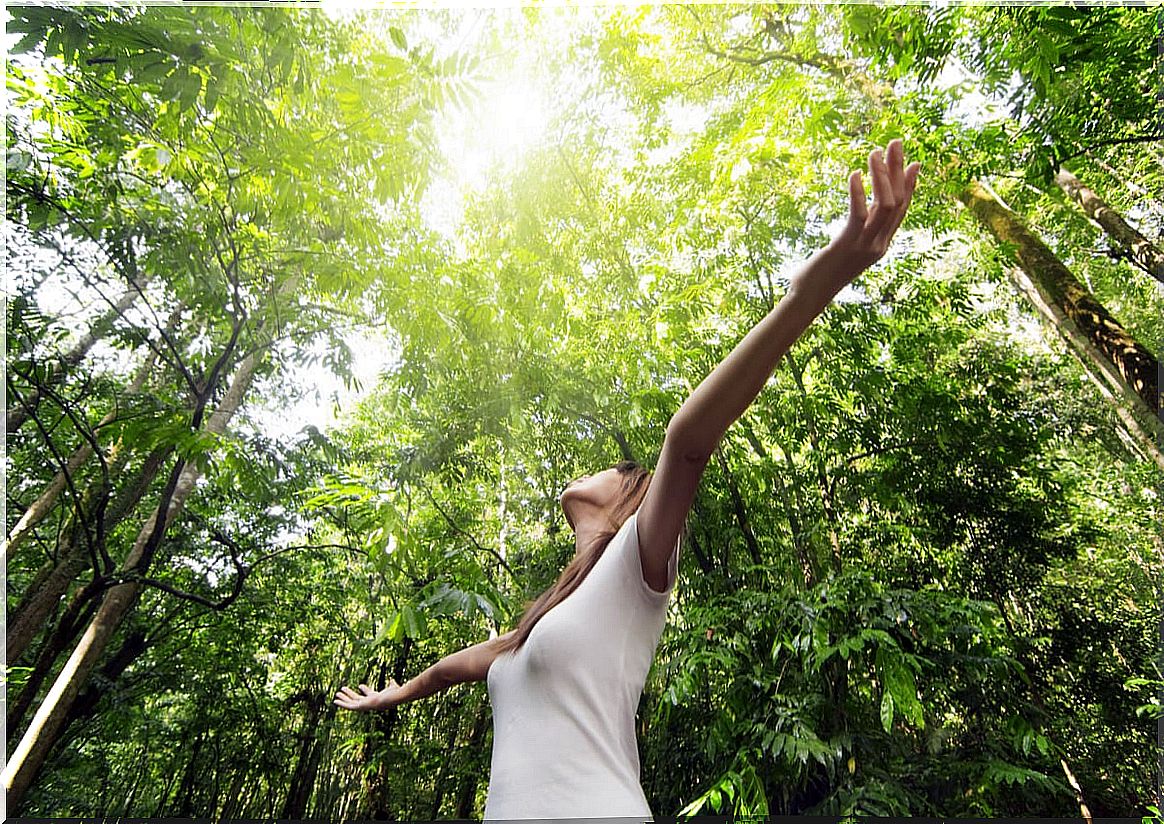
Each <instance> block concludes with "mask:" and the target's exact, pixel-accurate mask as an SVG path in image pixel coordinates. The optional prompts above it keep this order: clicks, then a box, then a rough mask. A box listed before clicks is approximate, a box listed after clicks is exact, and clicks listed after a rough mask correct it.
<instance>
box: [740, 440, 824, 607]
mask: <svg viewBox="0 0 1164 824" xmlns="http://www.w3.org/2000/svg"><path fill="white" fill-rule="evenodd" d="M739 423H740V431H741V432H743V433H744V437H745V438H747V441H748V443H749V444H751V446H752V451H753V452H755V453H756V457H758V458H759V459H760V460H762V461H767V460H769V455H768V450H767V449H765V448H764V445H763V444H762V443H761V442H760V439H759V438H758V437H757V436H756V432H755V430H753V429H752V425H751V424H750V423H748V421H747V420H746V419H742V420H740V422H739ZM772 479H773V483H774V484H775V485H776V487H777V489H778V490H779V493H780V500H781V502H782V503H783V504H784V512H785V517H786V518H787V520H788V539H789V542H790V543H791V544H792V551H793V552H794V553H795V555H796V560H797V562H798V563H799V565H800V570H801V573H802V574H803V575H804V586H805V588H811V587H812V586H813V585H814V584H815V583H816V580H817V570H816V567H815V565H814V564H813V562H812V557H811V555H810V554H809V553H808V552H807V551H806V550H805V539H804V528H803V526H802V525H801V523H800V518H799V516H798V515H797V512H796V507H795V506H794V505H793V503H792V500H791V497H790V496H789V494H788V487H787V486H786V485H785V483H784V477H783V475H782V474H781V473H780V472H773V473H772Z"/></svg>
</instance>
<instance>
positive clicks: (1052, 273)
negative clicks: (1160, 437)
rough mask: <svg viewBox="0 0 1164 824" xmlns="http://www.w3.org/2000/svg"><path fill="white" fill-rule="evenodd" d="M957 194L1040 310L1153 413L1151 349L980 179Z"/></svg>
mask: <svg viewBox="0 0 1164 824" xmlns="http://www.w3.org/2000/svg"><path fill="white" fill-rule="evenodd" d="M961 199H962V201H963V202H964V203H965V204H966V206H967V208H969V209H970V212H971V214H973V215H974V216H975V217H976V218H978V220H979V221H981V223H982V224H983V225H984V226H985V227H986V228H987V229H989V231H990V232H991V234H993V235H994V237H995V238H996V239H997V240H998V241H999V243H1002V244H1005V245H1007V246H1009V247H1012V248H1013V249H1014V254H1015V257H1016V258H1017V259H1018V264H1019V267H1021V269H1022V271H1023V273H1024V274H1025V275H1026V276H1027V278H1028V279H1029V280H1030V283H1031V285H1032V286H1033V287H1034V290H1035V291H1036V292H1037V293H1038V296H1039V298H1040V299H1041V301H1042V303H1043V304H1044V305H1045V306H1046V307H1047V310H1044V309H1043V307H1042V306H1039V307H1038V308H1039V309H1040V311H1043V312H1044V314H1045V315H1046V314H1047V312H1048V310H1049V313H1050V317H1051V319H1052V320H1053V321H1055V322H1056V325H1057V326H1058V327H1059V328H1060V329H1061V330H1062V331H1063V334H1064V335H1065V337H1067V339H1068V341H1069V342H1070V343H1071V344H1072V346H1073V347H1074V348H1075V349H1076V350H1077V351H1078V352H1079V354H1080V355H1082V356H1084V357H1086V358H1088V359H1090V360H1092V361H1094V363H1095V366H1096V367H1097V368H1098V369H1099V370H1100V371H1101V372H1102V373H1103V374H1104V376H1105V377H1106V378H1108V379H1109V380H1110V381H1111V382H1113V383H1114V384H1116V386H1117V387H1118V389H1119V394H1121V395H1123V396H1124V397H1126V398H1127V399H1128V400H1129V402H1132V403H1134V404H1136V405H1137V406H1138V408H1139V411H1140V412H1141V413H1144V414H1147V415H1148V416H1150V417H1153V418H1155V417H1156V416H1158V415H1159V414H1160V397H1159V391H1160V387H1159V378H1158V376H1157V371H1158V370H1159V363H1158V362H1157V360H1156V358H1155V357H1154V356H1153V355H1152V353H1151V352H1149V351H1148V350H1147V349H1146V348H1145V347H1144V346H1143V345H1142V344H1141V343H1140V342H1139V341H1137V340H1136V339H1135V338H1133V337H1132V336H1131V335H1130V334H1128V332H1127V330H1125V329H1124V328H1123V327H1122V326H1120V324H1119V323H1118V322H1117V321H1116V319H1115V318H1113V317H1112V316H1111V315H1110V314H1109V313H1108V311H1107V310H1106V309H1105V308H1104V307H1103V305H1102V304H1100V303H1099V301H1097V300H1096V299H1095V297H1094V296H1093V295H1092V294H1091V293H1090V292H1088V291H1087V289H1086V288H1085V287H1084V286H1083V284H1081V283H1080V282H1079V281H1078V280H1077V279H1076V278H1075V276H1074V275H1073V274H1071V271H1070V270H1069V269H1068V268H1067V267H1066V266H1064V265H1063V263H1062V261H1060V260H1059V258H1058V257H1056V256H1055V253H1054V252H1052V251H1051V250H1050V249H1048V248H1047V246H1046V244H1044V243H1043V242H1042V241H1040V240H1039V239H1038V238H1037V237H1035V235H1034V234H1033V233H1032V232H1031V231H1030V230H1029V229H1028V228H1027V227H1026V226H1025V225H1024V224H1023V222H1022V221H1021V220H1020V219H1019V218H1018V216H1017V215H1015V214H1014V213H1013V212H1011V211H1010V210H1009V209H1007V208H1006V207H1005V206H1003V205H1002V204H1001V203H999V201H998V199H997V198H995V197H994V195H992V194H991V193H990V192H989V191H987V189H986V188H985V187H984V186H983V185H982V184H981V183H979V182H977V181H973V182H971V183H970V185H969V186H967V187H966V188H965V189H964V190H963V192H962V193H961ZM1020 288H1022V286H1021V285H1020ZM1024 294H1027V297H1028V298H1031V297H1032V296H1031V294H1029V293H1027V292H1025V291H1024ZM1137 417H1139V416H1137ZM1148 440H1152V438H1151V437H1150V436H1149V437H1148ZM1158 451H1159V450H1157V452H1158ZM1162 460H1164V459H1162Z"/></svg>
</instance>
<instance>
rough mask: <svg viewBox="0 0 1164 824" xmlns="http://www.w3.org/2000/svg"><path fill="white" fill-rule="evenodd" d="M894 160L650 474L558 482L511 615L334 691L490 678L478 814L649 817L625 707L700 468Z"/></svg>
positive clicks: (851, 270)
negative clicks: (443, 651) (379, 681)
mask: <svg viewBox="0 0 1164 824" xmlns="http://www.w3.org/2000/svg"><path fill="white" fill-rule="evenodd" d="M904 164H905V161H904V157H903V150H902V143H901V141H900V140H893V141H891V142H890V143H889V146H888V147H887V148H886V150H885V153H884V154H882V153H881V152H880V151H877V150H875V151H873V152H872V153H870V155H869V174H870V177H871V179H872V186H873V205H872V208H868V207H867V206H866V202H865V189H864V184H863V182H862V178H861V173H860V172H853V173H852V174H851V175H850V177H849V198H850V211H849V218H848V221H847V223H846V225H845V227H844V229H842V230H841V232H840V234H839V235H837V237H836V238H835V239H834V240H833V241H832V242H831V243H830V244H829V245H828V246H827V247H825V248H824V249H823V250H821V251H819V252H817V253H816V254H815V255H814V256H813V257H812V258H811V259H810V260H809V261H808V263H807V264H806V265H805V266H804V268H803V269H802V270H801V271H800V272H799V273H798V274H797V275H796V276H795V277H794V278H793V279H792V281H791V283H790V285H789V289H788V292H787V294H785V295H784V297H783V299H782V300H781V301H780V303H779V305H777V306H776V308H775V309H773V310H772V312H771V313H769V314H768V316H767V317H766V318H764V319H763V320H762V321H760V323H758V324H757V325H756V326H755V327H754V328H753V329H752V330H751V331H750V332H749V333H748V334H747V335H746V336H745V337H744V339H743V340H742V341H741V342H740V343H739V344H738V345H737V346H736V348H735V349H734V350H733V351H732V352H731V354H729V355H728V356H727V358H725V359H724V361H723V362H722V363H721V364H720V365H719V366H717V367H716V368H715V370H714V371H712V373H711V374H710V375H709V376H708V377H707V378H706V379H705V380H704V381H703V382H702V383H701V384H700V385H699V386H698V387H697V388H696V390H695V391H694V392H693V393H692V394H691V397H689V398H688V399H687V401H686V402H685V403H684V404H683V406H682V407H680V409H679V411H678V412H676V413H675V415H674V417H672V418H671V421H670V423H669V424H668V425H667V432H666V437H665V439H664V441H663V449H662V452H661V454H660V456H659V462H658V465H657V467H656V470H655V474H654V477H653V478H652V476H651V475H650V473H648V472H646V470H644V469H642V468H640V467H638V466H637V465H635V464H633V463H630V462H627V463H623V464H619V465H618V466H616V467H612V468H611V469H607V470H605V471H603V472H599V473H598V474H597V475H591V476H587V477H583V478H580V479H578V480H576V481H573V482H571V483H570V484H569V486H567V487H566V489H565V491H564V492H563V493H562V497H561V505H562V510H563V512H564V513H565V516H566V520H567V521H568V522H569V524H570V527H571V528H572V529H573V530H574V535H575V545H576V548H577V549H576V555H575V557H574V559H573V560H572V561H571V562H570V563H569V564H568V565H567V566H566V569H565V570H564V571H563V572H562V575H561V576H560V577H559V578H558V581H557V582H556V583H555V584H554V585H553V586H552V587H550V589H548V590H546V592H544V593H542V595H541V597H539V598H538V600H537V601H535V602H534V603H533V605H531V606H530V608H529V609H528V610H527V611H526V612H525V614H524V615H523V616H522V618H521V621H520V622H519V624H518V626H517V628H516V629H514V630H512V631H511V632H508V633H506V634H505V635H502V636H500V637H498V638H495V639H492V640H489V641H486V642H484V643H481V644H477V645H476V646H473V647H469V648H468V649H464V650H461V651H460V652H457V653H454V654H452V655H450V656H448V657H446V658H444V659H443V660H441V661H440V662H438V663H437V664H434V665H433V666H432V667H430V668H429V669H427V670H425V671H424V672H423V673H421V674H420V675H419V676H417V677H416V678H414V679H412V680H411V681H409V682H408V683H406V684H405V685H404V686H400V685H398V684H396V683H395V681H393V682H391V683H390V684H389V685H388V687H387V688H385V689H384V690H381V691H379V692H376V691H373V690H371V689H369V688H368V687H367V685H365V684H361V685H360V688H359V690H360V691H359V692H356V691H355V690H352V689H350V688H348V687H344V688H342V689H341V690H340V692H339V693H338V694H337V695H336V699H335V702H336V704H338V705H339V706H341V707H344V708H346V709H351V710H376V709H384V708H386V707H391V706H394V705H397V704H402V703H404V702H406V701H413V700H415V699H417V698H422V697H424V696H426V695H431V694H432V693H434V692H437V691H438V690H442V689H446V688H448V687H450V686H452V685H454V684H459V683H461V682H464V681H481V680H486V681H487V683H488V689H489V699H490V701H491V703H492V704H493V724H494V735H493V761H492V767H491V775H490V781H489V795H488V801H487V802H486V807H485V818H486V819H527V820H528V819H536V818H566V817H570V818H616V817H617V818H637V819H639V820H643V819H647V818H650V816H651V811H650V808H649V807H648V805H647V801H646V798H645V796H644V795H643V791H642V788H641V787H640V785H639V761H638V748H637V743H636V740H635V732H634V718H635V710H636V708H637V706H638V700H639V696H640V694H641V692H642V688H643V684H644V682H645V681H646V676H647V670H648V669H649V668H650V665H651V659H652V658H653V657H654V653H655V648H656V646H657V644H658V641H659V637H660V635H661V634H662V630H663V625H664V623H665V620H666V609H667V600H668V596H669V595H670V591H671V589H672V588H673V586H674V583H675V575H676V569H677V564H678V554H679V538H680V533H681V530H682V528H683V524H684V521H685V520H686V518H687V513H688V511H689V510H690V509H691V504H692V501H693V500H694V498H695V492H696V489H697V488H698V486H699V480H700V478H701V477H702V475H703V471H704V468H705V467H706V466H707V462H708V459H709V458H710V457H711V454H712V451H713V450H714V449H715V447H716V445H717V444H718V443H719V441H720V439H721V438H722V437H723V434H724V432H726V431H727V428H728V427H729V426H730V425H731V424H732V422H733V421H735V420H736V419H737V418H738V417H739V416H740V415H741V414H743V412H744V410H745V409H747V407H748V405H749V404H751V402H752V401H753V400H754V399H755V397H756V395H757V394H759V392H760V389H762V388H763V386H764V384H765V383H766V382H767V380H768V378H769V376H770V375H771V374H772V371H773V370H774V369H775V367H776V364H777V362H778V361H779V360H780V358H781V357H782V356H783V355H784V353H785V352H787V351H788V349H789V348H790V347H791V346H792V344H793V343H794V342H795V341H796V339H797V338H798V337H800V335H801V333H803V332H804V330H805V329H807V328H808V325H809V324H810V323H811V322H812V321H813V319H814V318H816V316H817V315H819V314H820V313H821V312H822V311H824V309H825V307H826V306H828V304H829V302H830V301H831V300H832V299H833V297H834V296H835V295H836V294H837V293H838V292H839V291H840V290H841V289H843V288H844V287H845V285H846V284H848V283H849V282H850V281H852V280H853V278H855V277H856V276H857V275H859V274H860V273H861V272H862V271H864V270H865V269H866V268H868V267H869V266H871V265H872V264H873V263H875V262H876V261H878V260H879V259H880V258H881V257H882V256H883V255H884V254H885V251H886V249H887V248H888V246H889V242H890V239H891V238H892V237H893V235H894V233H895V232H896V231H897V227H898V226H900V225H901V221H902V219H903V218H904V216H905V212H906V209H907V208H908V207H909V202H910V199H911V198H912V196H913V191H914V188H915V187H916V185H917V176H918V171H919V168H920V166H919V164H917V163H913V164H911V165H910V166H909V168H905V167H904Z"/></svg>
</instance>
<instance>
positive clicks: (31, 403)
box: [4, 286, 138, 437]
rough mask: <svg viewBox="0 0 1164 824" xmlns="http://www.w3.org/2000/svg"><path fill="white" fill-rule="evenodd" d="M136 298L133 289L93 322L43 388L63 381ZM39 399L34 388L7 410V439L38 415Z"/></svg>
mask: <svg viewBox="0 0 1164 824" xmlns="http://www.w3.org/2000/svg"><path fill="white" fill-rule="evenodd" d="M137 298H138V289H137V288H135V287H133V286H131V287H130V288H129V289H127V290H126V292H125V294H123V295H122V296H121V297H120V298H119V299H118V301H117V303H115V304H114V305H113V307H112V308H111V309H110V310H109V311H108V312H106V313H105V314H103V315H101V316H100V317H99V318H97V319H96V320H95V321H93V325H92V326H91V327H89V331H88V332H87V333H86V334H85V336H84V337H83V338H81V340H79V341H77V344H76V345H75V346H74V347H73V348H72V349H70V350H69V351H68V352H66V353H65V355H64V356H63V357H62V358H61V366H60V368H59V369H54V370H53V371H52V372H50V373H49V374H48V376H46V378H45V380H44V382H43V387H46V388H47V387H52V386H55V385H56V384H58V383H60V382H61V381H62V380H64V378H65V376H66V375H68V374H69V373H70V372H71V371H72V370H74V369H75V368H76V367H77V364H79V363H80V362H81V360H82V359H83V358H84V357H85V355H87V354H88V353H89V350H90V349H92V348H93V344H94V343H96V342H97V341H98V340H100V339H101V338H103V337H104V336H105V335H106V334H107V333H108V332H109V330H110V329H111V328H112V326H113V324H114V322H115V321H116V320H117V319H118V318H120V317H121V316H122V315H124V314H125V312H126V311H127V310H128V309H129V307H131V306H133V304H134V302H135V301H136V300H137ZM40 400H41V390H40V388H34V389H33V390H32V391H31V392H29V393H27V394H26V395H25V396H24V398H23V399H22V400H21V402H19V403H17V404H15V405H13V406H11V407H9V408H8V409H7V410H6V412H5V415H4V420H5V423H6V425H7V428H6V429H5V432H6V433H7V436H9V437H10V436H12V435H13V434H14V433H15V432H16V431H17V430H18V429H20V427H21V426H23V425H24V423H25V422H26V421H27V420H28V419H29V417H31V416H32V415H33V413H35V412H36V408H37V406H39V405H40Z"/></svg>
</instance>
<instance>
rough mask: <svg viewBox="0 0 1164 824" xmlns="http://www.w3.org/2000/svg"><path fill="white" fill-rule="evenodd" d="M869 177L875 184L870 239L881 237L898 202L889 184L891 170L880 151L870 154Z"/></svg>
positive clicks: (867, 230)
mask: <svg viewBox="0 0 1164 824" xmlns="http://www.w3.org/2000/svg"><path fill="white" fill-rule="evenodd" d="M869 177H870V178H871V179H872V183H873V208H872V209H870V210H869V215H868V218H867V219H866V223H865V230H866V232H867V233H868V236H869V237H874V238H875V237H879V236H880V235H881V233H882V231H883V230H884V229H885V227H886V225H887V224H888V223H889V221H890V220H891V219H892V215H893V208H894V206H895V205H896V202H895V200H894V198H893V190H892V189H891V188H890V183H889V169H888V166H887V165H886V162H885V158H884V157H883V156H882V153H881V150H880V149H874V150H873V151H872V152H870V153H869Z"/></svg>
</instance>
